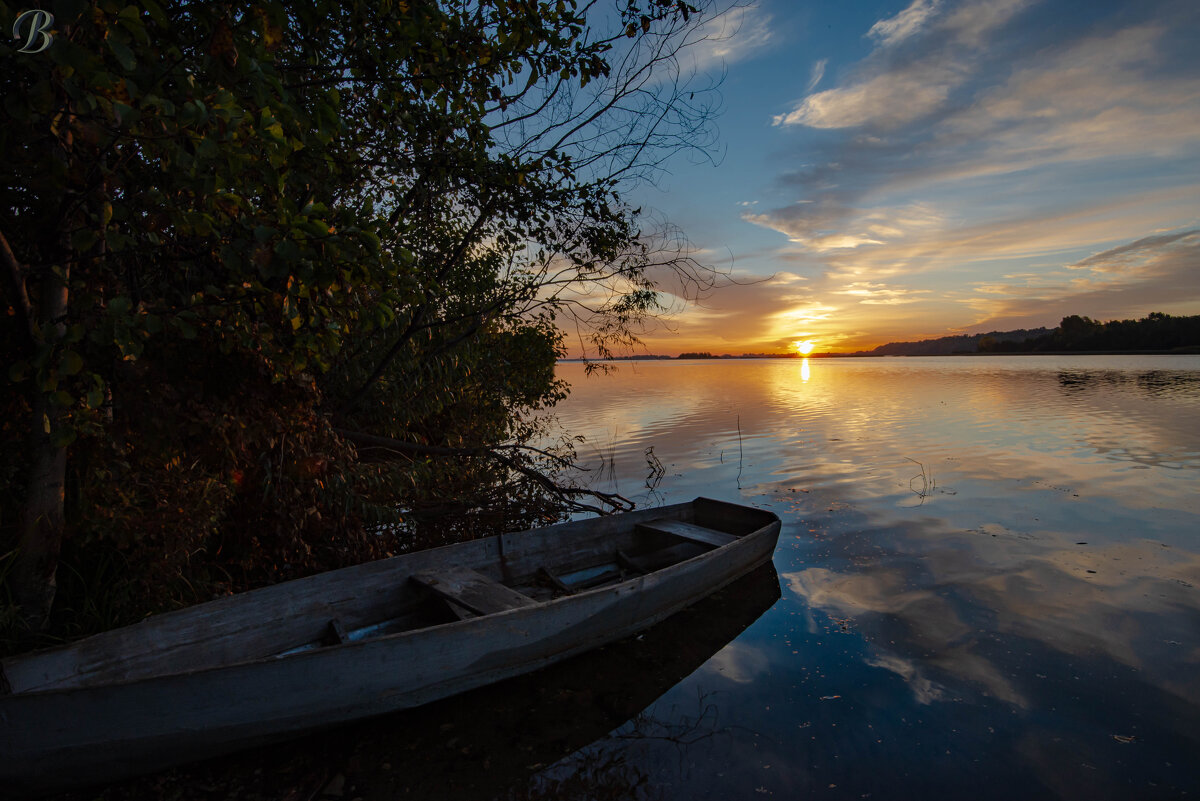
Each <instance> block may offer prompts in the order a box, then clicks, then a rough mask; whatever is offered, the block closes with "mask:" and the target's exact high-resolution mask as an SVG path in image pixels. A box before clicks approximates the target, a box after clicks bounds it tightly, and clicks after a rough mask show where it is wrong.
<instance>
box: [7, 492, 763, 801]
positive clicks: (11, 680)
mask: <svg viewBox="0 0 1200 801" xmlns="http://www.w3.org/2000/svg"><path fill="white" fill-rule="evenodd" d="M778 532H779V521H778V518H776V517H775V516H774V515H772V514H770V513H768V512H763V511H760V510H755V509H750V508H747V507H741V506H737V505H733V504H727V503H722V502H719V501H710V500H706V499H697V500H696V501H693V502H691V503H686V504H678V505H675V506H670V507H665V508H660V509H651V510H645V511H640V512H634V513H629V514H624V515H620V516H613V517H608V518H601V519H598V520H588V521H578V522H572V523H564V524H560V525H557V526H549V527H546V528H544V529H535V530H532V531H525V532H518V533H515V534H505V535H500V536H496V537H489V538H486V539H483V540H477V541H473V542H468V543H462V544H459V545H452V546H446V547H443V548H437V549H433V550H430V551H424V552H420V553H415V554H408V555H404V556H400V557H395V558H393V559H388V560H383V561H381V562H375V563H371V564H367V565H360V566H357V567H351V568H346V569H343V570H338V571H332V572H330V573H326V574H322V575H318V576H313V577H311V578H308V579H302V580H298V581H293V582H287V583H285V584H281V585H277V586H274V587H268V588H264V589H261V590H256V591H253V592H249V593H244V594H241V595H237V596H231V597H229V598H225V599H221V600H219V601H215V602H212V603H209V604H202V605H200V606H197V607H193V608H190V609H186V610H181V611H179V612H173V613H170V614H166V615H161V616H158V617H155V618H150V619H148V620H146V621H144V622H142V623H139V624H137V625H134V626H130V627H127V628H125V629H120V630H116V631H113V632H108V633H106V634H102V635H98V636H97V637H92V638H89V639H87V640H83V641H80V642H79V643H76V644H74V645H71V646H67V647H64V648H58V649H53V650H50V651H44V652H39V653H35V654H31V655H27V656H23V657H15V658H12V659H8V660H4V662H3V663H2V667H3V670H4V677H5V678H6V679H7V681H8V685H9V687H10V691H9V692H8V693H7V694H5V695H2V696H0V781H3V782H4V783H5V786H6V789H8V790H13V791H16V792H23V793H25V794H29V793H33V792H39V791H49V790H53V789H58V788H63V787H69V786H73V785H80V784H88V783H97V782H102V781H109V780H113V779H116V778H120V777H122V776H128V775H133V774H136V773H144V772H149V771H152V770H156V769H159V768H162V767H166V766H169V765H173V764H178V763H181V762H184V761H191V760H195V759H200V758H204V757H206V756H212V755H216V754H219V753H225V752H229V751H233V750H238V749H240V748H243V747H246V746H248V745H251V744H255V743H260V742H264V741H267V740H271V739H278V738H280V737H284V736H288V735H291V734H296V733H299V732H302V731H306V730H311V729H314V728H318V727H322V726H328V725H332V724H336V723H339V722H343V721H347V720H353V719H356V718H362V717H367V716H371V715H379V714H383V713H386V712H390V711H393V710H397V709H402V708H407V707H413V706H417V705H420V704H424V703H427V702H429V701H433V700H436V699H439V698H443V697H446V696H449V695H453V694H456V693H459V692H463V691H465V690H469V689H472V688H474V687H479V686H481V685H484V684H488V683H491V682H495V681H498V680H500V679H503V678H507V677H510V676H514V675H518V674H520V673H525V672H529V671H532V670H535V669H537V668H539V667H542V666H544V665H546V664H549V663H551V662H554V661H557V660H560V659H564V658H566V657H569V656H571V655H573V654H577V653H580V652H582V651H585V650H588V649H590V648H593V647H596V646H598V645H601V644H603V643H606V642H610V641H612V640H615V639H619V638H621V637H624V636H627V635H629V634H631V633H633V632H635V631H637V630H639V629H642V628H645V627H647V626H649V625H652V624H653V623H656V622H658V621H660V620H663V619H664V618H666V617H668V616H669V615H671V614H673V613H675V612H677V611H679V610H680V609H682V608H683V607H685V606H687V605H689V604H691V603H693V602H694V601H696V600H698V599H699V598H701V597H704V596H705V595H708V594H709V593H711V592H713V591H715V590H716V589H718V588H719V587H721V586H724V585H725V584H728V583H729V582H731V581H733V580H735V579H737V578H738V577H740V576H742V575H744V574H745V573H747V572H749V571H750V570H752V569H754V568H755V567H757V566H758V565H760V564H762V563H763V562H765V561H767V560H769V559H770V558H771V554H772V553H773V551H774V548H775V544H776V540H777V537H778Z"/></svg>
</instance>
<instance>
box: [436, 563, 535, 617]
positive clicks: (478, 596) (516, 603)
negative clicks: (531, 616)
mask: <svg viewBox="0 0 1200 801" xmlns="http://www.w3.org/2000/svg"><path fill="white" fill-rule="evenodd" d="M412 580H413V581H415V582H416V583H418V584H420V585H421V586H423V587H428V588H429V589H430V590H432V591H433V592H434V593H435V594H437V595H439V596H440V597H442V598H444V599H446V600H447V601H449V602H450V603H451V607H452V608H453V607H454V606H458V607H461V608H463V609H465V610H467V611H468V612H471V613H473V614H475V615H494V614H496V613H497V612H505V611H508V610H509V609H520V608H521V607H523V606H532V605H534V604H536V603H537V602H536V601H535V600H533V599H532V598H530V597H529V596H528V595H523V594H522V593H519V592H517V591H516V590H514V589H512V588H511V587H506V586H504V585H503V584H501V583H500V582H498V581H493V580H492V579H490V578H488V577H487V576H485V575H483V574H482V573H479V572H477V571H475V570H472V569H471V568H469V567H453V568H443V569H441V570H427V571H423V572H420V573H414V574H413V576H412Z"/></svg>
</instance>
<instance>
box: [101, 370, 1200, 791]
mask: <svg viewBox="0 0 1200 801" xmlns="http://www.w3.org/2000/svg"><path fill="white" fill-rule="evenodd" d="M560 375H561V376H562V377H564V378H566V379H567V380H569V381H570V382H571V383H572V385H573V386H574V389H573V392H572V395H571V397H570V398H569V399H568V400H567V401H566V402H565V403H563V404H562V405H561V406H560V408H559V409H558V417H559V419H560V421H561V423H562V425H563V426H564V428H565V429H566V430H568V431H570V432H571V433H573V434H580V435H583V436H584V437H585V438H586V440H585V442H584V443H582V444H580V445H579V446H578V450H579V453H580V454H581V455H582V456H583V457H584V461H585V462H588V463H590V466H591V468H592V469H591V471H590V472H589V473H588V474H587V477H588V480H589V481H590V482H592V484H593V485H594V486H595V487H596V488H598V489H604V490H608V491H612V490H616V491H619V492H621V493H623V494H625V495H626V496H627V497H629V498H631V499H634V500H636V501H638V503H639V505H655V504H663V503H673V502H676V501H682V500H688V499H691V498H693V497H694V496H696V495H708V496H711V497H716V498H722V499H726V500H733V501H740V502H742V503H747V504H752V505H755V506H760V507H764V508H767V509H770V510H772V511H774V512H776V513H777V514H778V515H779V516H780V517H781V518H782V519H783V530H782V533H781V535H780V540H779V547H778V550H777V551H776V554H775V559H774V566H773V567H772V566H766V567H765V568H764V569H763V570H762V571H759V572H757V573H756V574H754V575H751V576H749V577H747V578H745V579H743V580H742V581H740V582H738V583H737V584H735V585H732V586H731V587H729V588H727V589H726V590H723V591H722V592H721V593H718V594H717V596H715V597H713V598H711V599H708V600H707V601H704V602H702V603H701V604H699V605H697V606H695V607H693V608H691V609H689V610H687V611H685V612H683V613H681V614H680V615H677V616H676V617H674V618H672V619H671V620H669V621H667V622H666V623H664V624H662V625H660V626H657V627H655V628H654V629H651V630H650V631H648V632H645V633H643V634H642V635H640V636H639V637H637V638H634V639H631V640H628V641H625V642H622V643H619V644H616V645H613V646H609V647H607V648H604V649H600V650H599V651H598V652H594V653H591V654H587V655H584V656H582V657H578V658H576V659H573V660H570V661H569V662H567V663H564V664H563V665H560V666H557V667H554V668H551V669H548V670H545V671H542V672H540V673H537V674H533V675H531V676H526V677H523V678H521V679H517V680H514V681H510V682H505V683H503V684H500V685H497V686H496V687H493V688H485V689H482V690H479V691H475V692H472V693H468V694H465V695H462V696H459V697H457V698H453V699H449V700H447V701H444V702H439V703H436V704H431V705H429V706H427V707H424V708H422V709H419V710H414V711H411V712H406V713H400V714H397V715H391V716H388V717H384V718H380V719H377V720H373V721H368V722H366V723H363V724H358V725H355V726H347V727H343V728H340V729H337V730H336V731H335V732H333V733H331V734H325V735H319V736H316V737H312V738H309V739H308V740H305V741H301V742H299V743H289V744H286V745H282V746H278V747H275V748H272V749H262V750H260V751H257V752H250V753H248V754H245V755H242V756H239V757H236V758H233V759H225V760H220V761H217V762H215V763H210V764H209V765H207V766H201V767H198V768H192V769H186V770H183V771H180V772H176V773H172V774H169V775H167V776H163V777H150V778H148V779H143V780H139V781H137V782H133V783H130V784H128V785H125V786H122V787H114V788H109V789H108V790H106V791H105V792H104V794H103V797H104V798H106V799H112V801H125V799H135V800H136V801H141V799H149V798H187V799H212V801H216V799H247V801H248V800H249V799H276V798H285V797H286V798H340V797H344V798H346V799H351V798H360V799H363V800H364V801H384V800H385V799H398V798H423V799H424V798H428V799H438V800H439V801H444V800H445V799H464V800H466V799H490V798H500V799H537V798H546V799H562V798H570V799H606V798H621V799H624V798H639V799H640V798H646V799H689V800H690V799H708V798H711V799H758V798H770V797H775V798H787V799H808V798H816V799H862V798H872V799H922V801H928V799H938V798H943V797H949V798H961V797H970V798H972V799H1023V800H1024V799H1042V798H1047V799H1058V798H1062V799H1081V800H1082V799H1086V800H1087V801H1096V800H1097V799H1110V798H1111V799H1154V798H1179V797H1184V796H1193V797H1194V796H1196V795H1197V794H1200V493H1198V492H1197V490H1198V489H1200V485H1198V482H1197V479H1198V478H1200V357H1193V356H1180V357H1138V358H1134V357H1069V358H1068V357H1063V358H1058V357H1012V358H1008V357H991V358H941V359H830V360H811V361H810V362H808V363H805V362H804V361H801V360H787V361H782V360H781V361H732V362H730V361H720V362H711V361H710V362H643V363H625V364H622V365H621V367H620V369H619V371H618V372H617V373H616V374H615V375H610V376H603V377H592V378H585V377H584V375H583V369H582V366H581V365H578V364H563V365H561V366H560ZM648 451H649V455H648V453H647V452H648ZM79 797H80V798H83V797H87V798H89V799H90V798H92V797H94V796H93V795H81V796H79Z"/></svg>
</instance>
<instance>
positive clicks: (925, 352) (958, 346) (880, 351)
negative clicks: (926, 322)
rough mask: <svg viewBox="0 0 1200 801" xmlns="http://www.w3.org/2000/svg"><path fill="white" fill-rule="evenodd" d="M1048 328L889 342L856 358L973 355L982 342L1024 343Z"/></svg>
mask: <svg viewBox="0 0 1200 801" xmlns="http://www.w3.org/2000/svg"><path fill="white" fill-rule="evenodd" d="M1049 330H1050V329H1048V328H1032V329H1024V328H1022V329H1018V330H1016V331H991V332H989V333H986V334H958V335H955V336H949V337H938V338H937V339H922V340H920V341H918V342H889V343H888V344H886V345H880V346H879V347H877V348H875V349H874V350H869V351H859V352H858V353H856V354H854V355H856V356H950V355H953V354H955V353H975V352H977V351H978V350H979V343H980V342H982V341H984V340H990V341H1005V342H1024V341H1026V340H1029V339H1034V338H1036V337H1040V336H1043V335H1045V334H1046V333H1048V332H1049Z"/></svg>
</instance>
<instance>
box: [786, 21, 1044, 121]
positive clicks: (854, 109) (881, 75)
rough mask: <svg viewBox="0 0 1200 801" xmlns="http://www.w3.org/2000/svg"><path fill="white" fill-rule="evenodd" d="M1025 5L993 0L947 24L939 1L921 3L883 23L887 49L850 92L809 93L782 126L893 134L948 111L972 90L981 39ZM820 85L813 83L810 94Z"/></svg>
mask: <svg viewBox="0 0 1200 801" xmlns="http://www.w3.org/2000/svg"><path fill="white" fill-rule="evenodd" d="M1022 5H1024V2H1023V0H1021V1H1018V0H1012V1H1011V2H1002V3H995V2H992V0H987V2H981V3H970V4H967V5H965V6H963V7H960V8H959V9H958V10H957V11H956V12H955V13H954V14H952V15H951V16H950V17H949V18H948V19H946V20H940V21H939V20H935V17H936V15H937V13H938V11H939V9H940V6H941V4H940V2H938V1H937V0H914V2H913V3H912V4H911V5H910V6H908V8H906V9H905V10H904V11H902V12H900V13H899V14H897V15H896V16H895V17H891V18H889V19H885V20H880V21H879V22H876V23H875V25H874V26H872V27H871V29H870V30H869V31H868V34H867V35H868V36H870V37H871V38H873V39H876V40H877V41H878V42H879V44H878V46H877V48H876V50H875V51H874V52H873V53H872V54H871V55H870V56H868V57H867V58H866V59H865V60H864V61H863V62H862V63H861V64H860V65H859V68H858V70H856V71H855V74H854V78H853V79H852V80H851V82H850V84H849V85H848V86H844V87H837V88H833V89H826V90H825V91H823V92H817V93H816V94H809V95H808V97H806V98H805V99H804V100H803V101H801V102H800V103H799V104H798V105H797V106H796V108H795V109H793V110H792V111H791V112H789V113H787V114H777V115H775V116H774V117H773V119H772V122H773V123H774V124H775V125H803V126H807V127H810V128H851V127H859V126H870V127H872V128H874V129H878V130H883V131H887V130H893V129H895V128H898V127H900V126H903V125H905V124H907V123H911V122H914V121H916V120H919V119H921V118H922V117H925V116H928V115H930V114H932V113H934V112H936V111H938V110H939V109H942V108H944V107H945V106H946V105H947V103H948V101H949V99H950V96H951V93H952V92H953V91H954V90H955V89H957V88H958V87H960V86H962V85H963V84H965V83H966V82H967V81H968V80H970V78H971V77H972V75H973V74H974V73H975V72H976V71H977V70H978V68H979V66H980V64H981V63H982V62H981V59H980V57H979V51H978V48H977V47H976V45H977V43H978V40H979V38H980V37H982V36H984V35H985V34H986V33H988V32H989V31H991V30H993V29H997V28H1000V27H1002V26H1003V25H1004V24H1005V23H1007V22H1008V21H1009V19H1010V18H1011V17H1012V16H1013V15H1015V14H1016V13H1017V12H1018V11H1019V10H1020V8H1021V6H1022ZM914 39H919V40H921V47H920V48H919V53H918V54H917V55H906V56H904V57H903V58H899V59H897V58H896V57H895V56H894V54H893V53H892V52H891V51H892V50H893V49H894V48H895V47H896V46H897V45H899V44H901V43H907V42H909V40H914ZM814 87H815V84H814V83H812V82H811V81H810V84H809V88H808V90H807V91H809V92H811V91H812V89H813V88H814Z"/></svg>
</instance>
